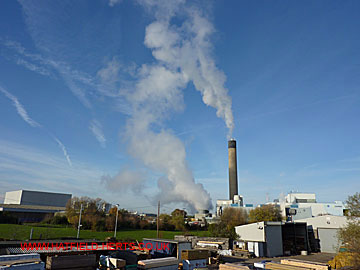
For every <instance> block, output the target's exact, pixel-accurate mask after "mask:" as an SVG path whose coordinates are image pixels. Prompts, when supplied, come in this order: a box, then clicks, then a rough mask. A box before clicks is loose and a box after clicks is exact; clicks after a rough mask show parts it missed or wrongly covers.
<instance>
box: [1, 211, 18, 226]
mask: <svg viewBox="0 0 360 270" xmlns="http://www.w3.org/2000/svg"><path fill="white" fill-rule="evenodd" d="M0 223H1V224H17V223H18V219H17V218H16V217H14V216H12V215H11V214H9V213H6V212H0Z"/></svg>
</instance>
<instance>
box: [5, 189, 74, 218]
mask: <svg viewBox="0 0 360 270" xmlns="http://www.w3.org/2000/svg"><path fill="white" fill-rule="evenodd" d="M70 199H71V194H64V193H52V192H42V191H31V190H16V191H10V192H6V194H5V200H4V203H3V204H0V212H3V213H7V214H9V215H11V216H12V217H14V218H16V220H17V222H40V221H42V220H43V219H44V218H45V217H47V216H49V215H54V214H55V213H57V212H63V211H65V207H66V204H67V202H68V201H69V200H70Z"/></svg>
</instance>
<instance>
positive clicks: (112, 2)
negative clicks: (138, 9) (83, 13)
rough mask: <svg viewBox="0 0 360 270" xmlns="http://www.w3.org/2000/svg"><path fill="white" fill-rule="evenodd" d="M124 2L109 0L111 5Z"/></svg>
mask: <svg viewBox="0 0 360 270" xmlns="http://www.w3.org/2000/svg"><path fill="white" fill-rule="evenodd" d="M121 2H122V0H109V6H110V7H113V6H115V5H117V4H120V3H121Z"/></svg>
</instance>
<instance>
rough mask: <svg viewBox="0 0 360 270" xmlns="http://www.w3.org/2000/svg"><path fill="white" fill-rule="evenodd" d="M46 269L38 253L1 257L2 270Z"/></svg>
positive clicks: (0, 265)
mask: <svg viewBox="0 0 360 270" xmlns="http://www.w3.org/2000/svg"><path fill="white" fill-rule="evenodd" d="M44 267H45V264H44V263H43V262H42V261H41V260H40V254H37V253H30V254H18V255H2V256H0V269H1V270H10V269H17V270H23V269H24V270H25V269H26V270H43V269H44Z"/></svg>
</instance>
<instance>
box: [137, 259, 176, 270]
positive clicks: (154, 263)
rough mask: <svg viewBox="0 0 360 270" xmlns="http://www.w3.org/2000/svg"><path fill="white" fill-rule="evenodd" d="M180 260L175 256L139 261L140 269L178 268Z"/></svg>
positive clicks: (172, 269) (173, 269) (174, 269)
mask: <svg viewBox="0 0 360 270" xmlns="http://www.w3.org/2000/svg"><path fill="white" fill-rule="evenodd" d="M178 267H179V261H178V259H177V258H175V257H167V258H158V259H149V260H143V261H138V269H152V270H177V269H178Z"/></svg>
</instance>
